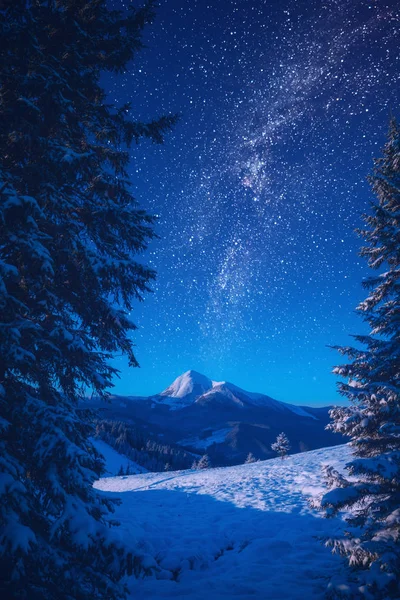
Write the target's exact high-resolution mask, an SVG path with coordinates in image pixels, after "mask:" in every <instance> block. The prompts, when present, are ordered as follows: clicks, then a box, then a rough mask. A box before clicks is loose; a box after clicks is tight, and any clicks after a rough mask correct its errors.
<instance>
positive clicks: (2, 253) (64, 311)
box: [0, 0, 173, 600]
mask: <svg viewBox="0 0 400 600" xmlns="http://www.w3.org/2000/svg"><path fill="white" fill-rule="evenodd" d="M152 13H153V10H152V3H148V4H146V6H145V7H144V8H143V9H140V10H134V9H130V10H129V11H127V12H126V13H122V12H118V11H111V10H109V9H108V8H107V3H106V1H105V0H87V1H86V2H82V1H81V0H56V1H55V0H13V1H12V2H3V3H1V5H0V39H1V46H0V70H1V83H0V86H1V87H0V147H1V153H0V313H1V318H0V357H1V358H0V360H1V362H0V432H1V438H0V563H1V573H0V596H1V597H2V598H11V597H12V598H21V599H22V598H27V599H29V600H35V599H40V600H53V599H54V600H56V599H57V600H60V599H64V598H65V599H66V598H68V599H74V600H78V599H85V600H87V599H88V598H90V599H95V598H107V599H114V598H120V597H121V594H122V593H123V589H122V587H121V585H120V583H119V581H120V579H121V576H122V574H123V572H124V569H125V558H124V556H125V555H124V550H123V548H122V547H121V546H119V543H118V542H116V541H114V540H113V538H112V537H111V533H110V527H109V525H110V524H111V523H112V521H111V520H110V511H112V509H113V505H112V502H111V501H110V500H109V499H108V498H106V497H105V496H104V495H103V496H101V495H99V494H98V493H96V492H95V490H93V488H92V484H93V481H94V480H95V479H96V478H98V477H99V476H100V474H101V473H102V469H103V463H102V460H101V457H100V455H99V454H98V453H97V452H96V450H95V448H94V447H93V445H92V444H91V443H90V441H89V436H90V435H91V434H92V433H93V431H92V427H91V425H90V424H89V421H88V419H87V414H86V412H85V411H84V410H80V409H79V408H78V401H79V400H80V399H82V398H83V397H84V396H85V394H86V393H87V391H88V390H92V391H93V392H94V393H95V394H97V395H98V396H100V397H106V396H107V388H108V387H109V386H110V385H111V380H112V377H113V375H114V374H115V373H116V370H115V369H114V368H112V367H111V366H110V364H109V359H110V357H111V356H112V355H113V353H115V352H122V353H124V354H126V355H127V356H128V359H129V363H130V365H132V366H135V365H137V362H136V358H135V356H134V353H133V345H132V341H131V339H130V334H131V332H132V331H133V330H134V329H135V325H134V324H133V323H132V321H131V320H130V318H129V312H130V311H131V308H132V302H133V301H135V300H139V299H141V297H142V295H143V294H144V293H145V292H146V291H147V289H148V286H149V281H150V280H151V278H152V277H153V272H152V271H151V270H149V269H148V268H146V267H145V266H143V265H142V264H141V263H138V262H136V260H135V258H134V256H135V255H136V254H137V253H139V252H141V251H143V250H144V249H145V248H146V244H147V242H148V240H149V239H150V238H151V237H152V235H153V232H152V222H153V219H152V218H151V217H150V216H148V215H147V214H146V213H145V212H144V211H142V210H140V209H139V208H138V207H137V205H136V203H135V199H134V197H133V195H132V190H131V188H130V184H129V181H128V178H127V165H128V161H129V154H128V152H129V149H128V148H129V146H130V145H131V144H132V143H135V142H137V141H138V140H139V139H140V138H141V137H143V136H144V137H148V138H150V139H151V140H153V141H155V142H161V141H162V135H163V133H164V132H165V131H167V130H168V129H169V128H170V126H171V124H172V122H173V118H169V117H164V118H161V119H160V120H158V121H155V122H152V123H150V124H146V123H140V122H135V121H134V120H133V118H132V116H131V110H130V107H129V106H124V107H121V108H119V109H115V108H113V107H112V106H111V105H110V104H108V103H107V100H106V96H105V92H104V91H103V89H102V88H101V87H100V85H99V77H100V74H101V72H102V71H109V72H115V73H118V72H121V71H123V70H124V69H125V68H126V66H127V63H128V62H129V61H130V60H131V59H132V58H133V57H134V55H135V53H136V51H137V50H138V49H139V48H140V47H141V41H140V39H141V31H142V28H143V26H144V25H145V24H146V23H147V22H149V21H150V20H151V17H152ZM111 531H112V530H111Z"/></svg>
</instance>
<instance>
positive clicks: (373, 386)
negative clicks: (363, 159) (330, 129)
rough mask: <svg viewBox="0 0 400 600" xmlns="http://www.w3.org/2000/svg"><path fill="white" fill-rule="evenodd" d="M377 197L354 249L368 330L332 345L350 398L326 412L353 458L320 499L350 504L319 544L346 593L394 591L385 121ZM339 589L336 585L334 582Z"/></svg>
mask: <svg viewBox="0 0 400 600" xmlns="http://www.w3.org/2000/svg"><path fill="white" fill-rule="evenodd" d="M370 182H371V184H372V189H373V192H374V194H375V196H376V198H377V200H376V201H374V202H373V204H372V211H371V214H369V215H365V216H364V221H365V222H366V225H367V227H366V228H365V229H364V230H362V231H360V234H361V236H362V237H363V238H364V240H365V241H366V245H365V247H363V248H362V250H361V256H365V257H366V258H367V260H368V265H369V267H371V268H372V269H375V270H377V271H378V272H377V274H376V275H373V276H371V277H369V278H367V279H366V280H365V281H364V287H365V288H366V289H367V290H369V292H368V297H367V298H366V300H364V301H363V302H361V304H360V305H359V306H358V311H359V312H360V314H361V315H362V317H363V319H364V321H366V323H367V324H368V325H369V328H370V333H369V335H357V336H354V337H355V339H356V341H357V342H358V344H357V345H358V347H340V348H338V350H339V352H340V353H341V354H342V355H345V356H347V357H348V358H349V359H350V360H349V362H348V363H347V364H344V365H340V366H338V367H336V368H335V370H334V372H335V373H336V374H337V375H339V376H340V377H343V378H344V379H345V381H343V382H340V383H339V390H340V392H341V393H342V394H343V395H344V396H346V397H347V398H348V399H349V400H350V402H351V405H350V406H349V407H337V408H335V409H333V410H332V411H331V417H332V419H333V423H332V424H331V429H333V430H334V431H337V432H339V433H341V434H343V435H345V436H349V437H350V446H351V448H352V452H353V455H354V458H353V459H352V461H351V462H350V463H349V464H348V465H347V467H346V469H347V471H348V475H349V476H350V478H347V476H345V477H344V476H343V475H340V474H339V473H337V472H336V471H335V470H334V469H329V472H328V473H327V474H328V476H329V483H330V486H329V487H331V490H330V491H328V492H327V493H326V494H325V495H324V497H323V498H322V500H321V506H322V508H323V509H325V510H326V512H327V515H328V516H333V515H336V514H337V513H338V512H339V511H341V510H343V509H346V510H349V509H350V515H351V516H350V517H349V518H348V519H347V520H348V523H349V525H350V528H349V532H348V534H347V535H346V537H345V538H343V539H331V540H328V541H327V544H328V545H330V546H331V547H333V551H334V552H338V553H340V554H341V555H343V556H345V557H346V558H347V560H348V563H349V565H350V570H351V572H350V573H348V575H349V577H348V579H349V582H350V583H349V586H350V594H351V596H352V597H354V598H358V597H365V598H399V597H400V402H399V400H400V130H399V127H398V125H397V124H396V122H395V121H394V120H392V122H391V124H390V130H389V136H388V141H387V143H386V145H385V147H384V151H383V158H381V159H379V160H376V161H375V168H374V171H373V174H372V176H371V177H370ZM342 589H343V588H342Z"/></svg>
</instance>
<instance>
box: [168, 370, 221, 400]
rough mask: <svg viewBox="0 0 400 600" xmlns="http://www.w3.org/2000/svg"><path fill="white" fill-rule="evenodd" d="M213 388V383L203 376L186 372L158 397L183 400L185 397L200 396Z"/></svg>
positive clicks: (194, 372) (195, 372) (193, 372)
mask: <svg viewBox="0 0 400 600" xmlns="http://www.w3.org/2000/svg"><path fill="white" fill-rule="evenodd" d="M212 387H213V382H212V381H211V379H208V377H206V376H205V375H202V374H201V373H198V372H197V371H192V370H190V371H186V372H185V373H183V374H182V375H180V376H179V377H177V378H176V379H175V380H174V381H173V382H172V383H171V385H169V386H168V387H167V388H166V389H165V390H164V391H163V392H161V394H160V396H168V397H170V398H183V397H185V396H188V395H190V396H193V394H196V395H201V394H204V393H205V392H207V391H208V390H210V389H211V388H212Z"/></svg>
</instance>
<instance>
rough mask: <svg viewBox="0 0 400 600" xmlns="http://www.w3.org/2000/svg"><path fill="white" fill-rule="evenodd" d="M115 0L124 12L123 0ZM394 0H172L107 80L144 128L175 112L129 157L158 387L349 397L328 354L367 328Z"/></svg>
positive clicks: (150, 368) (142, 334)
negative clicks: (141, 215) (146, 267)
mask: <svg viewBox="0 0 400 600" xmlns="http://www.w3.org/2000/svg"><path fill="white" fill-rule="evenodd" d="M112 4H113V6H114V7H117V8H119V7H121V4H120V2H119V1H117V0H115V1H114V2H113V3H112ZM399 14H400V6H399V3H398V0H393V1H390V2H385V1H382V2H381V1H375V2H366V1H361V0H347V1H342V0H338V1H331V0H327V1H324V2H319V1H313V0H291V1H287V0H279V1H277V0H269V1H268V0H267V1H265V2H261V1H259V0H251V1H250V0H236V1H235V0H232V1H228V0H212V1H209V2H207V1H206V0H163V1H162V2H161V5H160V8H159V10H158V13H157V18H156V21H155V23H154V24H153V25H152V26H150V27H148V28H147V30H146V32H145V36H144V40H145V43H146V46H147V47H146V49H144V50H143V51H142V52H141V53H140V54H139V55H138V56H137V59H136V61H135V62H134V64H133V65H132V68H131V69H130V70H129V71H128V72H127V73H126V74H125V75H124V76H120V77H115V78H114V77H110V76H107V77H105V78H104V80H103V84H104V86H105V88H106V89H107V91H108V92H109V97H110V99H111V100H112V101H113V102H114V103H115V104H122V103H124V102H126V101H131V102H132V106H133V107H134V115H135V118H137V119H143V120H146V119H153V118H155V117H156V116H158V115H161V114H163V113H168V112H173V113H175V112H179V113H181V119H180V121H179V123H178V125H177V126H176V127H175V129H174V131H173V132H172V133H171V134H169V135H168V136H167V138H166V141H165V144H164V145H163V146H156V145H151V144H150V143H147V142H144V143H142V144H140V145H139V146H137V147H135V148H134V149H133V153H132V162H131V168H130V175H131V178H132V185H133V190H134V192H135V194H136V197H137V200H138V202H139V203H140V205H141V206H142V207H144V208H146V209H147V210H148V211H149V212H151V213H152V214H156V215H157V216H158V222H157V225H156V232H157V234H158V235H159V239H158V240H155V241H153V242H152V243H151V245H150V248H149V251H148V253H147V254H146V255H145V256H144V257H142V258H141V259H143V260H144V261H145V262H147V264H150V265H151V266H152V267H154V268H155V269H156V270H157V272H158V277H157V281H156V282H155V284H154V285H153V290H154V293H153V294H151V295H148V296H147V297H146V299H145V302H143V303H141V304H139V305H138V304H137V305H136V308H135V310H134V311H133V315H132V316H133V319H134V321H135V322H136V324H137V325H138V326H139V327H140V329H139V331H138V332H136V334H135V336H134V339H135V343H136V346H137V348H136V355H137V359H138V360H139V363H140V365H141V368H140V369H128V367H127V364H126V361H125V360H124V359H121V358H116V360H115V364H116V366H117V367H118V368H120V369H121V379H120V380H116V382H115V384H116V386H115V388H114V390H113V391H114V392H115V393H120V394H134V395H149V394H153V393H156V392H158V391H161V390H162V389H164V388H165V387H166V386H167V385H168V384H169V383H170V382H171V381H172V380H173V379H174V378H175V377H176V376H178V375H179V374H181V373H182V372H183V371H186V370H188V369H195V370H197V371H200V372H202V373H204V374H205V375H207V376H209V377H211V378H212V379H216V380H228V381H231V382H233V383H235V384H236V385H239V386H240V387H243V388H244V389H247V390H249V391H257V392H264V393H266V394H269V395H270V396H273V397H274V398H276V399H278V400H283V401H287V402H294V403H304V404H307V403H308V404H327V403H331V402H337V401H339V400H340V397H339V395H338V393H337V391H336V378H335V377H334V376H333V375H332V374H331V369H332V366H333V365H335V364H337V362H338V361H339V362H340V357H339V356H338V355H337V353H336V352H335V351H334V350H331V349H330V348H328V346H329V345H335V344H339V345H340V344H348V343H351V341H352V340H351V338H350V337H349V335H350V334H352V333H353V334H354V333H362V332H363V331H366V329H365V325H364V324H363V322H362V319H361V317H360V316H359V315H357V314H356V312H355V307H356V306H357V304H358V302H359V301H360V300H361V299H363V298H364V297H365V291H364V290H363V289H362V286H361V281H362V279H363V277H365V276H367V275H368V271H369V269H368V268H367V267H366V264H365V262H364V260H363V259H360V258H359V257H358V251H359V248H360V245H361V243H362V240H361V239H360V238H358V237H357V235H356V234H355V233H354V229H355V228H356V227H358V226H360V225H361V214H362V213H363V212H365V211H368V210H369V202H370V201H371V199H373V196H372V193H371V192H370V188H369V184H368V183H367V181H366V176H367V175H368V174H369V173H370V172H371V169H372V165H373V163H372V158H373V157H374V156H375V157H377V156H380V154H381V148H382V146H383V145H384V143H385V135H386V132H387V129H388V121H389V116H390V114H391V112H392V113H393V114H394V115H397V116H398V117H400V102H399V97H400V85H399V83H400V51H399V47H400V39H399V38H400V34H399Z"/></svg>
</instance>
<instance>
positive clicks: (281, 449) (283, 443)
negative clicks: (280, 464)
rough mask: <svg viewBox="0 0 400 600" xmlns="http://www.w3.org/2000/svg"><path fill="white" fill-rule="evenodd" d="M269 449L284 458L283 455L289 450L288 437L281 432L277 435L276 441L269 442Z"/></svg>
mask: <svg viewBox="0 0 400 600" xmlns="http://www.w3.org/2000/svg"><path fill="white" fill-rule="evenodd" d="M271 449H272V450H273V451H274V452H276V453H277V454H279V456H280V457H281V458H282V460H283V459H284V458H285V456H286V455H287V453H288V452H289V450H290V443H289V440H288V438H287V437H286V435H285V434H284V433H283V432H282V433H280V434H279V435H278V436H277V438H276V442H274V443H273V444H271Z"/></svg>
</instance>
